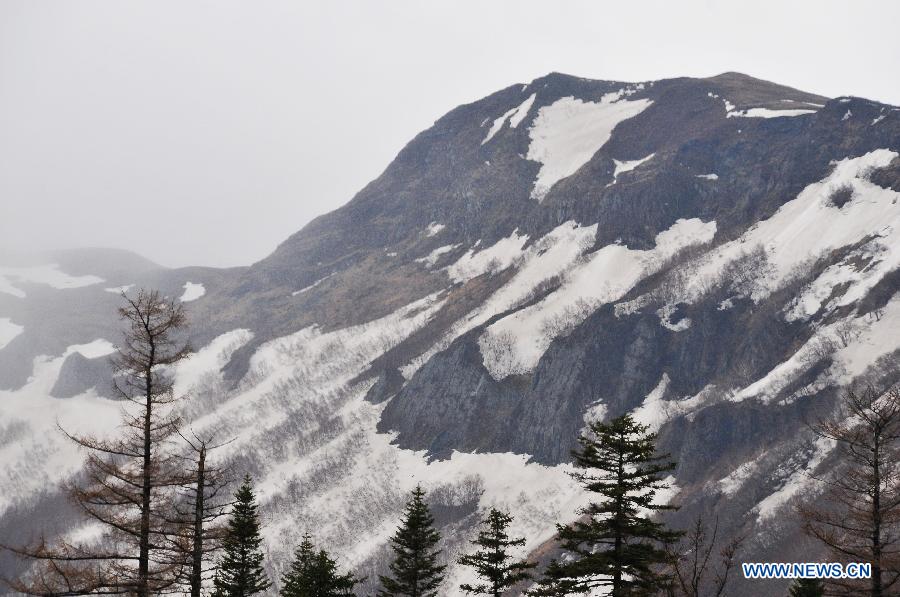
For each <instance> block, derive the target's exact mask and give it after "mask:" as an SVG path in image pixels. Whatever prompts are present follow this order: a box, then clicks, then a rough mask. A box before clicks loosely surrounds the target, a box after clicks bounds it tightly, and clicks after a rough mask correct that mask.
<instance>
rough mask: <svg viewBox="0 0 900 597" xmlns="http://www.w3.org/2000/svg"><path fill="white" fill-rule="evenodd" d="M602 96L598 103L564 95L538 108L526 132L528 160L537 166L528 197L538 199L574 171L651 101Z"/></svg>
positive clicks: (612, 95)
mask: <svg viewBox="0 0 900 597" xmlns="http://www.w3.org/2000/svg"><path fill="white" fill-rule="evenodd" d="M620 97H621V94H619V95H617V94H608V95H604V96H603V98H601V100H600V101H599V102H590V101H588V102H585V101H582V100H580V99H575V98H574V97H571V96H569V97H564V98H561V99H558V100H556V101H555V102H553V103H552V104H550V105H549V106H544V107H543V108H541V109H540V110H538V115H537V117H536V118H535V119H534V122H533V123H532V125H531V128H530V129H529V131H528V135H529V137H530V138H531V143H530V144H529V146H528V159H529V160H532V161H535V162H539V163H540V164H541V169H540V170H539V171H538V175H537V178H536V179H535V181H534V188H533V190H532V192H531V198H532V199H535V200H537V201H542V200H543V198H544V196H545V195H546V194H547V192H548V191H549V190H550V189H551V187H553V185H554V184H556V183H557V182H559V181H560V180H562V179H564V178H567V177H569V176H571V175H572V174H574V173H575V172H576V171H578V169H579V168H581V167H582V166H583V165H584V164H585V163H586V162H587V161H588V160H590V159H591V157H592V156H593V155H594V154H595V153H597V151H598V150H599V149H600V148H601V147H603V145H605V144H606V142H607V141H609V138H610V137H611V136H612V132H613V129H615V128H616V126H617V125H618V124H619V123H620V122H622V121H624V120H628V119H629V118H633V117H634V116H637V115H638V114H640V113H641V112H643V111H644V110H645V109H646V108H647V107H648V106H650V104H651V103H653V102H652V101H651V100H648V99H640V100H633V101H629V100H621V99H619V98H620Z"/></svg>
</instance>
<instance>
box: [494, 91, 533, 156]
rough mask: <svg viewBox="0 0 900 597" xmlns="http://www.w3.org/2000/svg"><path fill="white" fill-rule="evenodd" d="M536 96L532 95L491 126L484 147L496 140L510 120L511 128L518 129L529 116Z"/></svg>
mask: <svg viewBox="0 0 900 597" xmlns="http://www.w3.org/2000/svg"><path fill="white" fill-rule="evenodd" d="M535 97H536V94H534V93H532V94H531V96H529V97H528V99H526V100H525V101H524V102H522V103H521V104H519V105H518V106H516V107H515V108H512V109H511V110H509V111H507V112H506V113H505V114H504V115H503V116H501V117H499V118H497V119H496V120H494V124H492V125H491V129H490V130H489V131H488V134H487V136H486V137H485V138H484V140H483V141H482V142H481V144H482V145H484V144H485V143H487V142H488V141H490V140H491V139H493V138H494V135H496V134H497V133H498V132H500V129H502V128H503V125H504V124H505V123H506V121H507V120H509V126H510V128H516V127H518V126H519V124H520V123H521V122H522V120H523V119H524V118H525V117H526V116H527V115H528V111H529V110H531V105H532V104H533V103H534V98H535Z"/></svg>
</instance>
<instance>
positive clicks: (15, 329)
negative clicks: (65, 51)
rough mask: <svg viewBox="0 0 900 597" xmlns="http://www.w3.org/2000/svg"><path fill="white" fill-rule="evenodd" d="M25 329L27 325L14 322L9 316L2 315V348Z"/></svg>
mask: <svg viewBox="0 0 900 597" xmlns="http://www.w3.org/2000/svg"><path fill="white" fill-rule="evenodd" d="M23 331H25V327H24V326H21V325H18V324H15V323H13V321H12V319H10V318H8V317H0V350H3V349H4V348H6V346H7V345H8V344H9V343H10V342H12V341H13V340H15V338H16V336H18V335H19V334H21V333H22V332H23Z"/></svg>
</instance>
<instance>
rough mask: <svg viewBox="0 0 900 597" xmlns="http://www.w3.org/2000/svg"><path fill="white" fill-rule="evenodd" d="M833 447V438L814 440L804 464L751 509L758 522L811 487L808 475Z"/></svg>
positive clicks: (811, 482)
mask: <svg viewBox="0 0 900 597" xmlns="http://www.w3.org/2000/svg"><path fill="white" fill-rule="evenodd" d="M832 449H834V440H830V439H826V438H821V437H820V438H819V439H817V440H816V442H815V446H814V449H813V453H812V455H811V456H810V459H809V461H808V462H807V463H806V466H804V467H802V468H801V469H800V470H797V471H795V472H794V473H793V474H792V475H791V476H790V477H789V478H788V479H787V481H785V483H784V484H783V485H782V486H781V487H780V488H779V489H778V490H777V491H775V492H774V493H772V494H771V495H769V496H768V497H766V498H765V499H764V500H762V501H761V502H759V503H758V504H757V505H756V507H755V508H754V509H753V511H754V512H756V518H757V521H758V522H765V521H766V520H768V519H771V518H772V517H773V516H775V514H776V513H777V512H778V510H780V509H781V508H782V507H783V506H784V505H785V504H787V503H788V501H789V500H790V499H791V498H793V497H794V496H796V495H799V494H800V493H801V492H804V491H807V490H809V489H812V488H813V486H814V484H815V481H814V479H813V478H812V477H811V476H810V475H811V474H812V473H814V472H815V470H816V468H818V466H819V465H820V464H822V461H823V460H825V458H826V457H827V456H828V454H829V453H831V450H832Z"/></svg>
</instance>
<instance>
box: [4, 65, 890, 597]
mask: <svg viewBox="0 0 900 597" xmlns="http://www.w3.org/2000/svg"><path fill="white" fill-rule="evenodd" d="M785 99H787V100H792V101H788V102H782V101H781V100H785ZM820 100H824V101H821V102H820ZM819 103H821V104H822V105H821V106H818V105H817V104H819ZM781 104H785V105H784V106H782V105H781ZM898 153H900V110H898V109H896V108H893V107H890V106H886V105H884V104H879V103H877V102H870V101H868V100H864V99H860V98H844V97H842V98H834V99H827V98H820V96H815V95H813V94H807V93H805V92H802V91H798V90H793V89H791V88H789V87H784V86H780V85H776V84H773V83H768V82H764V81H760V80H758V79H753V78H752V77H747V76H746V75H740V74H739V73H738V74H735V73H723V74H721V75H717V76H715V77H710V78H707V79H694V78H677V79H667V80H662V81H656V82H644V83H621V82H610V81H596V80H588V79H581V78H578V77H573V76H570V75H562V74H558V73H551V74H548V75H546V76H545V77H541V78H539V79H535V80H534V81H532V82H531V83H528V84H519V85H513V86H509V87H507V88H504V89H502V90H500V91H498V92H495V93H493V94H491V95H489V96H487V97H485V98H483V99H481V100H478V101H476V102H472V103H469V104H465V105H463V106H459V107H457V108H455V109H453V110H451V111H450V112H448V113H447V114H446V115H444V116H442V117H441V118H439V119H438V120H437V121H436V122H435V124H434V125H433V126H432V127H430V128H429V129H427V130H426V131H423V132H422V133H420V134H419V135H417V136H416V137H415V138H414V139H413V140H411V141H410V143H409V144H407V145H406V146H405V147H404V148H403V150H401V151H400V152H399V154H398V156H397V157H396V158H395V159H394V160H393V161H392V162H391V164H389V165H388V166H387V167H386V169H385V171H384V172H383V173H382V174H381V175H380V176H379V177H378V178H376V179H375V180H373V181H372V182H370V183H369V184H368V185H366V186H365V187H364V188H363V189H361V190H360V192H359V193H357V194H356V195H355V196H354V198H353V199H351V201H350V202H349V203H348V204H346V205H345V206H342V207H341V208H339V209H337V210H335V211H333V212H331V213H329V214H326V215H323V216H320V217H319V218H316V219H315V220H313V221H312V222H310V223H309V224H307V225H306V226H304V227H303V228H302V229H301V230H299V231H298V232H297V233H295V234H293V235H291V236H290V237H289V238H287V239H285V240H284V241H283V242H282V243H280V244H279V245H278V247H277V248H276V250H275V251H274V252H273V253H272V254H271V255H269V256H268V257H266V258H265V259H263V260H261V261H259V262H257V263H255V264H251V265H250V266H247V267H245V268H232V269H227V270H217V269H213V268H179V269H174V270H168V269H159V270H153V269H151V270H148V271H145V272H143V273H142V272H140V271H136V270H133V271H129V269H128V268H127V267H117V266H115V264H107V265H105V266H103V269H104V271H103V272H102V273H103V274H106V275H105V276H104V275H100V273H99V269H98V270H97V271H93V272H92V271H89V268H90V266H89V264H82V265H80V266H79V269H78V271H75V270H74V269H73V271H71V272H67V271H65V267H63V269H62V270H60V271H62V274H63V276H60V274H59V272H58V271H55V272H54V271H51V272H49V273H48V271H46V270H40V271H38V272H30V273H29V272H22V271H19V272H18V273H17V272H15V271H13V272H12V273H10V272H9V271H5V270H0V278H2V280H0V282H2V281H6V282H8V283H9V284H11V285H12V286H13V287H14V288H17V289H18V290H20V291H21V292H22V293H24V295H25V296H17V295H12V294H8V293H4V292H0V322H2V321H3V318H7V319H8V320H9V321H10V322H11V324H13V325H15V326H19V327H22V328H23V329H22V330H20V331H19V332H17V333H16V335H14V336H13V337H12V338H11V339H10V340H9V341H8V343H7V344H6V346H5V347H4V348H0V388H2V390H0V392H2V393H0V409H4V410H3V411H2V412H3V416H4V417H8V419H9V420H11V421H15V425H16V429H17V430H18V431H17V432H16V433H17V435H16V437H17V438H19V439H18V441H20V442H21V443H22V445H23V446H26V447H27V446H30V445H37V444H38V443H39V442H40V441H41V439H42V435H41V433H43V431H42V430H45V427H44V424H45V423H46V421H45V420H44V418H43V415H41V416H39V415H38V414H33V415H32V414H31V411H30V410H29V409H28V408H26V406H27V405H29V404H38V405H41V406H42V408H45V409H47V412H52V409H58V410H59V416H61V417H66V416H70V417H71V416H72V414H71V413H70V412H69V410H70V409H73V408H75V407H76V406H78V405H84V408H92V409H98V410H97V412H98V413H101V414H102V413H105V412H106V411H105V410H104V409H105V408H106V406H107V405H106V403H105V402H104V401H103V398H102V388H101V386H100V385H99V384H100V383H101V381H102V380H97V384H93V385H92V384H91V381H92V380H93V379H94V378H95V377H97V376H98V375H102V374H103V373H102V372H103V371H104V369H103V368H102V366H101V365H102V359H103V358H105V357H104V356H103V355H98V352H102V350H101V349H102V348H103V346H105V345H100V344H91V343H92V342H94V341H95V340H97V339H100V338H102V339H103V340H104V341H106V342H107V343H109V342H113V343H114V342H115V341H116V340H117V338H118V336H117V334H118V332H117V329H116V326H117V322H116V321H115V317H114V313H115V306H116V304H117V301H118V300H120V299H119V297H118V295H117V293H116V292H114V290H116V289H118V288H120V287H125V286H128V285H144V286H150V287H157V288H159V289H160V290H161V291H162V292H163V293H164V294H167V295H169V296H172V297H178V296H185V297H190V299H191V300H190V301H189V302H187V303H186V305H187V308H188V310H189V312H190V314H191V320H192V322H193V327H192V331H191V336H192V337H191V342H192V344H193V345H194V346H195V348H196V349H197V350H198V353H197V356H196V358H194V359H192V360H191V361H190V362H189V364H188V365H186V367H185V368H184V370H182V371H179V372H178V383H179V386H178V387H179V388H183V389H184V391H185V393H187V394H190V395H191V401H190V402H189V403H187V404H186V405H185V406H184V407H183V408H184V409H185V410H184V413H183V414H184V416H185V417H186V418H188V419H190V420H194V419H196V420H201V421H205V422H207V423H206V424H216V425H220V426H222V427H223V428H224V429H225V430H226V431H229V432H233V433H235V434H236V436H238V438H239V439H238V440H237V441H236V442H235V445H234V450H233V453H231V457H232V458H234V459H235V461H236V462H237V463H238V464H239V465H240V466H241V468H242V469H244V470H247V471H249V472H251V473H253V474H254V476H256V477H257V478H259V480H260V486H261V487H260V495H261V498H262V501H263V510H264V512H266V513H267V515H268V516H271V517H272V519H273V520H277V521H279V522H278V523H277V524H273V525H272V526H271V527H270V528H269V529H268V530H267V533H268V535H267V541H268V542H269V544H270V545H272V546H277V545H290V544H291V543H292V542H293V541H295V540H296V539H297V537H296V536H295V535H297V532H299V531H298V529H299V528H301V527H302V526H304V525H306V526H308V528H319V529H321V533H322V534H323V538H322V541H323V543H324V544H325V545H326V546H335V547H337V546H341V547H344V546H349V547H347V549H348V550H349V551H348V555H347V557H348V558H349V561H350V563H352V565H353V566H354V567H355V568H356V569H357V570H358V571H359V572H360V573H361V574H363V575H366V574H367V575H368V576H369V577H370V578H377V573H378V572H379V571H381V570H382V569H383V565H384V557H385V553H386V551H385V541H386V535H385V533H386V531H389V530H390V528H391V525H392V524H393V516H394V515H395V514H396V513H397V512H398V511H399V508H400V507H401V506H402V500H403V490H404V489H405V488H406V485H409V483H411V482H413V480H415V479H418V480H421V481H423V482H425V483H426V485H428V487H429V488H430V489H433V490H434V492H435V495H436V497H435V498H434V499H435V500H436V501H435V502H434V504H435V505H436V506H437V507H439V508H443V510H441V511H442V512H447V513H448V514H447V516H446V517H445V518H444V519H442V520H441V521H440V523H441V525H442V527H443V528H444V530H445V534H446V535H447V538H446V545H445V547H446V548H447V550H448V552H449V553H455V551H454V550H456V549H458V548H459V547H460V546H461V545H462V544H463V543H464V540H465V538H466V537H467V536H468V534H470V533H471V529H472V528H473V527H472V525H473V524H474V521H475V518H476V517H477V516H476V514H477V512H478V511H480V510H483V509H485V508H487V507H489V506H490V505H500V506H504V507H508V508H510V509H514V510H521V511H523V512H524V513H526V514H525V515H524V518H525V520H521V521H520V523H518V524H521V525H522V526H520V527H519V528H518V529H516V532H518V533H520V534H526V535H528V537H529V547H528V549H538V548H541V546H545V544H546V541H547V540H548V539H549V538H550V537H551V536H552V532H553V529H554V528H555V527H554V525H555V523H556V522H559V521H560V520H559V517H560V516H572V515H574V506H575V505H577V503H578V500H579V499H580V498H579V496H578V494H577V492H574V490H573V489H572V488H571V487H570V486H569V485H567V481H565V479H566V475H565V470H566V468H565V467H566V466H567V462H568V454H569V449H570V448H571V447H572V445H573V442H574V440H575V437H576V435H577V433H578V432H579V430H580V429H582V428H583V427H584V425H585V423H586V422H587V421H588V420H594V419H596V418H604V417H606V418H609V417H612V416H616V415H618V414H622V413H625V412H631V413H633V414H634V415H635V416H637V417H640V419H641V420H643V421H645V422H647V423H648V424H651V425H652V426H654V428H656V429H658V430H659V431H660V444H661V448H663V449H665V450H667V451H669V452H671V453H672V454H673V455H674V456H675V457H676V460H678V462H679V468H678V469H677V471H676V476H675V483H676V485H677V487H678V492H677V494H676V495H675V496H674V499H676V501H677V502H678V503H679V504H681V505H682V510H681V511H680V512H679V513H677V514H675V515H673V518H672V523H673V524H676V525H680V526H685V525H686V523H687V522H689V520H690V518H691V517H692V516H694V515H696V514H697V513H705V514H710V513H715V515H717V516H719V517H720V520H721V523H722V524H721V532H722V536H723V537H733V536H737V535H739V534H749V535H750V536H752V537H753V540H752V541H750V542H749V545H748V546H747V552H746V557H747V558H754V557H755V558H757V559H775V557H776V556H779V557H782V556H783V557H784V558H786V559H788V560H789V559H790V558H794V559H796V557H799V555H804V557H806V556H809V557H807V558H806V559H809V558H811V557H813V556H815V555H816V554H817V553H818V552H817V551H816V547H815V546H814V545H812V544H809V543H807V542H805V540H804V539H803V538H802V535H801V534H800V531H799V528H798V527H797V525H796V522H795V521H794V522H792V521H791V519H790V516H789V515H788V512H789V510H786V509H785V508H788V507H789V504H790V503H791V500H794V499H797V498H798V497H801V496H811V497H810V498H809V499H813V498H814V495H815V492H814V488H813V487H810V486H809V485H808V484H807V483H805V482H804V481H803V479H804V478H805V475H808V473H810V472H812V470H807V468H808V467H818V466H832V465H833V460H829V456H828V454H824V455H823V454H818V455H817V452H815V449H816V446H815V444H814V443H812V441H811V439H810V437H809V433H808V430H807V429H806V428H805V427H804V421H806V420H809V419H810V418H813V417H817V416H828V415H830V414H831V413H832V412H833V409H834V406H835V404H836V400H837V397H838V396H839V393H840V391H841V389H842V388H844V387H846V386H847V384H849V383H854V382H856V383H859V382H861V381H866V380H868V381H872V382H873V383H875V382H877V383H887V382H890V381H891V380H893V381H897V380H900V374H898V369H900V367H898V366H897V365H896V364H895V363H894V361H895V359H896V357H897V349H898V345H897V343H896V342H895V341H894V340H892V338H891V335H890V333H889V332H890V329H891V327H892V326H893V325H895V324H896V323H897V322H900V307H898V305H900V301H898V298H897V290H898V281H900V280H898V264H900V246H898V245H900V242H898V240H897V239H898V236H897V235H898V234H900V214H898V211H897V209H898V208H897V205H898V202H897V197H898V195H900V192H898V191H900V160H898V159H897V155H898ZM539 183H540V184H544V183H546V184H544V187H543V188H539V187H540V184H539ZM97 260H98V264H99V263H100V262H102V259H101V258H100V257H99V256H98V257H97ZM98 267H99V265H98ZM51 274H52V275H51ZM90 274H93V275H94V277H101V278H103V281H102V282H92V278H90V277H87V278H85V276H89V275H90ZM29 276H30V278H29ZM41 276H43V278H41ZM79 276H81V277H79ZM24 280H31V281H28V282H27V284H26V282H25V281H24ZM35 280H37V281H35ZM42 280H43V281H42ZM54 284H56V285H57V286H58V287H57V286H54ZM17 285H18V286H17ZM198 286H199V288H198ZM201 289H202V291H200V290H201ZM107 290H112V291H107ZM189 290H190V291H191V292H192V293H193V294H189V293H188V291H189ZM198 291H200V292H199V296H195V295H197V293H198ZM879 313H880V314H879ZM847 326H849V327H850V328H852V333H849V332H848V333H845V332H846V330H844V327H847ZM2 329H3V328H0V331H2ZM10 329H12V328H10ZM79 347H81V348H79ZM41 355H50V356H49V357H42V356H41ZM870 365H871V367H870ZM97 394H99V395H100V397H99V398H98V396H97ZM50 395H60V396H66V397H65V398H49V396H50ZM97 419H98V420H103V419H102V417H101V416H100V414H98V415H97ZM85 424H86V423H85ZM45 431H46V430H45ZM12 441H13V440H7V441H6V443H3V440H0V454H5V456H3V457H2V458H0V480H12V479H19V477H17V476H16V475H21V474H22V473H21V471H20V469H18V468H16V467H17V466H19V465H21V462H20V460H17V458H20V457H21V456H17V454H19V452H16V450H18V449H19V448H16V447H15V446H14V445H13V444H12V443H10V442H12ZM29 442H32V443H29ZM61 446H62V444H59V442H57V441H56V440H52V441H51V442H50V445H49V446H44V447H43V448H42V449H41V453H42V454H44V457H46V458H47V459H48V462H50V463H57V460H54V459H55V458H57V456H55V454H56V452H54V450H57V449H59V450H62V449H63V448H62V447H61ZM22 449H26V448H25V447H23V448H22ZM814 457H815V458H814ZM60 462H62V461H60ZM65 462H66V465H65V466H62V464H59V465H58V467H57V468H53V467H49V466H48V467H47V468H48V470H54V471H57V470H60V471H63V473H65V474H69V473H71V472H72V471H74V470H77V467H76V464H77V463H74V462H69V461H68V460H66V461H65ZM348 471H349V472H348ZM63 473H60V474H61V475H63V476H64V474H63ZM495 475H501V476H503V477H502V479H499V480H497V479H493V478H492V477H493V476H495ZM326 480H327V482H326ZM50 481H51V480H50V479H49V478H48V479H47V482H48V483H50ZM26 485H27V484H26ZM27 487H30V486H27ZM27 487H25V488H23V489H22V493H21V494H19V493H17V494H16V496H14V498H10V499H14V500H19V501H18V502H16V501H13V502H12V503H15V504H18V505H17V506H16V507H15V508H14V509H13V510H10V509H9V506H8V505H7V506H5V504H6V503H5V502H2V501H0V539H5V538H7V537H8V536H11V537H13V538H15V537H18V536H19V533H17V532H16V531H15V529H16V528H17V527H16V525H17V524H18V525H20V526H21V525H23V524H24V523H25V522H28V523H32V524H33V521H34V520H36V519H37V518H38V517H39V516H40V515H41V512H46V511H48V510H47V509H48V508H50V507H51V505H53V506H52V507H56V504H57V500H58V496H55V495H54V494H53V493H52V492H51V493H50V494H48V495H46V496H44V497H37V494H34V493H28V492H29V491H31V490H30V489H28V488H27ZM478 487H480V489H478ZM735 488H737V489H735ZM26 490H27V491H26ZM334 504H341V505H342V507H344V510H342V512H341V514H340V515H337V514H336V513H335V511H334V510H333V508H334V507H335V506H334ZM284 521H296V524H294V525H293V526H291V525H288V524H286V523H285V522H284ZM54 524H58V525H60V527H64V526H65V524H66V519H65V516H61V517H59V518H57V519H56V522H55V523H54ZM4 529H6V530H4ZM361 546H368V547H361ZM276 551H277V550H276ZM0 557H2V556H0ZM273 558H274V559H273V562H271V563H270V566H271V571H272V572H273V574H275V573H277V572H278V571H279V570H281V569H282V566H283V565H284V554H282V555H277V554H276V555H275V556H273ZM786 561H787V560H786ZM11 566H14V564H12V563H10V562H9V561H8V560H0V568H4V569H12V568H10V567H11ZM451 568H452V570H451V580H450V581H448V584H447V585H446V586H445V587H444V588H443V589H442V593H441V594H448V595H449V594H454V593H453V587H454V586H455V585H454V584H453V583H454V582H456V581H458V580H459V578H461V576H460V575H462V574H464V572H463V571H461V570H459V569H458V568H455V567H451ZM759 586H760V585H754V584H752V583H749V582H743V583H740V582H738V583H737V584H736V586H735V588H734V590H733V593H732V594H735V595H739V596H740V595H753V594H758V593H757V592H755V591H758V588H759ZM369 588H371V587H369Z"/></svg>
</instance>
